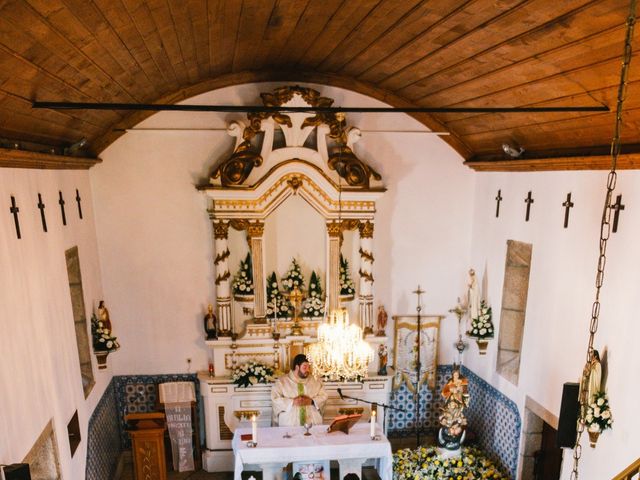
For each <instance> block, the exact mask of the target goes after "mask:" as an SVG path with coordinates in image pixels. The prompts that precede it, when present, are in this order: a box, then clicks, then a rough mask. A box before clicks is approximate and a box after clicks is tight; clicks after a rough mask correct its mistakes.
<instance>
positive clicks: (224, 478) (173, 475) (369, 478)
mask: <svg viewBox="0 0 640 480" xmlns="http://www.w3.org/2000/svg"><path fill="white" fill-rule="evenodd" d="M389 441H390V442H391V449H392V451H394V452H395V451H397V450H400V449H402V448H415V446H416V439H415V437H404V438H392V439H390V440H389ZM433 443H434V438H432V437H422V438H421V444H422V445H433ZM251 476H253V477H254V478H255V479H256V480H262V475H261V474H260V472H243V474H242V478H243V480H248V479H249V477H251ZM118 480H135V479H134V477H133V464H132V462H131V455H130V454H129V455H125V463H124V469H123V472H122V475H121V476H120V478H119V479H118ZM167 480H233V472H216V473H208V472H205V471H204V470H200V471H198V472H184V473H178V472H173V471H171V472H168V474H167ZM331 480H340V479H339V478H338V471H337V470H331ZM363 480H380V477H379V476H378V473H377V472H376V471H375V470H374V469H373V468H364V469H363Z"/></svg>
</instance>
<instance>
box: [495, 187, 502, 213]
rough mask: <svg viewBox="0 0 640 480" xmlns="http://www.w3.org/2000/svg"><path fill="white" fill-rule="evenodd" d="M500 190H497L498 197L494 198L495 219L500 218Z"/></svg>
mask: <svg viewBox="0 0 640 480" xmlns="http://www.w3.org/2000/svg"><path fill="white" fill-rule="evenodd" d="M501 193H502V190H498V195H497V196H496V218H498V217H499V216H500V202H501V201H502V195H500V194H501Z"/></svg>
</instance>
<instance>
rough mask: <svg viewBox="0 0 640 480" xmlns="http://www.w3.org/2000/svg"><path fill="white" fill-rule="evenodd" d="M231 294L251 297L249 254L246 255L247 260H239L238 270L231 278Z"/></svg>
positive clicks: (251, 278) (251, 274)
mask: <svg viewBox="0 0 640 480" xmlns="http://www.w3.org/2000/svg"><path fill="white" fill-rule="evenodd" d="M232 288H233V294H234V295H247V296H253V265H252V262H251V254H249V253H247V258H245V259H244V260H240V269H239V270H238V273H236V275H235V276H234V278H233V285H232Z"/></svg>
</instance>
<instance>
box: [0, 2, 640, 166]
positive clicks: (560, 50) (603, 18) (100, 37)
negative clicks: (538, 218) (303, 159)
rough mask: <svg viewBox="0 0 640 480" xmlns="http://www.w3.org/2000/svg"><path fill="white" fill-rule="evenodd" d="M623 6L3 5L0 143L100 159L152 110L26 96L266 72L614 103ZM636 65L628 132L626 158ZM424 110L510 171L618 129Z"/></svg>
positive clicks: (500, 98)
mask: <svg viewBox="0 0 640 480" xmlns="http://www.w3.org/2000/svg"><path fill="white" fill-rule="evenodd" d="M627 13H628V3H627V1H618V0H603V1H586V0H448V1H440V0H148V1H139V0H22V1H19V0H4V1H2V0H0V139H1V140H0V141H1V142H2V144H3V145H2V146H4V147H12V146H14V145H16V144H18V145H19V146H20V148H25V149H33V150H38V149H39V150H40V151H46V152H51V151H52V149H53V151H54V152H61V151H62V150H63V149H64V148H65V147H68V146H69V145H71V144H73V143H75V142H77V141H78V140H79V139H81V138H83V137H84V138H87V139H88V147H87V149H86V150H85V151H84V154H85V155H86V156H91V155H94V156H95V155H98V154H99V153H100V151H101V150H102V149H104V148H105V147H106V146H107V145H108V144H109V143H110V142H112V141H113V140H114V139H115V138H117V136H118V135H120V134H121V133H119V132H118V131H117V129H122V128H127V127H130V126H133V125H134V124H135V123H136V122H138V121H140V120H141V119H142V118H144V117H145V116H146V115H148V113H140V112H138V113H135V114H131V113H130V112H116V111H68V110H67V111H53V110H34V109H32V108H31V102H32V101H34V100H40V101H70V102H142V103H154V102H175V101H179V100H182V99H184V98H185V97H187V96H191V95H194V94H197V93H201V92H204V91H207V90H210V89H211V88H216V87H221V86H227V85H232V84H237V83H241V82H242V83H243V82H247V81H264V80H277V81H297V82H304V81H314V82H320V83H325V84H329V85H335V86H340V87H345V88H349V89H352V90H355V91H358V92H361V93H364V94H367V95H371V96H373V97H375V98H378V99H380V100H383V101H386V102H388V103H389V104H391V105H395V106H425V107H444V106H471V107H487V106H489V107H492V106H501V107H512V106H513V107H516V106H565V105H571V106H577V105H580V106H599V105H607V106H609V107H610V108H611V109H612V110H615V101H616V94H617V86H618V81H619V74H620V65H621V58H620V57H621V53H622V49H623V41H624V36H625V19H626V16H627ZM634 47H637V42H635V44H634ZM635 50H638V49H637V48H636V49H635ZM637 55H638V54H636V55H635V56H637ZM638 60H639V59H635V60H634V62H632V68H631V73H630V77H629V81H630V83H629V91H628V98H627V102H626V105H625V114H624V126H623V141H624V143H625V144H626V145H627V146H626V147H625V150H624V151H625V152H629V153H631V154H635V153H637V152H638V151H640V95H638V93H640V64H639V63H640V62H639V61H638ZM634 64H635V65H634ZM256 103H257V102H256ZM343 106H357V105H343ZM416 118H418V119H419V120H421V121H422V122H423V123H424V124H425V125H427V126H428V127H429V128H432V129H434V130H439V131H442V130H444V131H448V132H450V135H449V136H446V137H443V138H444V139H445V140H446V141H448V142H449V143H450V144H451V145H452V146H453V147H454V148H455V149H456V150H457V151H458V152H459V153H460V154H461V155H462V156H463V157H464V158H465V159H466V160H470V161H480V162H481V163H479V164H483V165H490V163H489V164H488V163H487V162H486V161H493V160H495V161H496V163H495V164H496V165H499V164H504V163H505V162H504V160H505V156H504V154H503V152H502V149H501V145H502V144H503V143H505V142H509V143H511V144H514V145H521V146H523V147H524V148H525V149H526V152H525V154H524V157H525V160H532V159H537V160H535V162H537V163H538V164H540V165H544V164H545V162H547V163H548V165H549V166H551V165H552V164H553V160H552V159H551V160H549V159H550V158H552V157H559V158H561V159H562V167H561V168H571V167H572V165H573V166H574V167H576V168H578V167H579V165H581V164H583V163H584V162H585V159H587V163H588V159H589V158H592V157H594V156H598V155H606V153H607V151H608V145H609V143H610V140H611V137H612V134H613V123H614V118H613V113H594V112H591V113H536V114H522V113H519V114H514V113H501V114H477V113H476V114H470V113H467V114H453V113H448V114H431V115H426V114H422V115H416ZM541 158H542V159H544V160H540V159H541ZM572 159H575V161H574V162H573V161H572ZM636 159H637V158H636ZM601 160H602V158H601ZM482 162H484V163H482ZM535 162H532V163H535ZM581 162H582V163H581ZM506 163H510V162H506ZM604 164H605V165H606V162H604ZM596 168H597V167H596Z"/></svg>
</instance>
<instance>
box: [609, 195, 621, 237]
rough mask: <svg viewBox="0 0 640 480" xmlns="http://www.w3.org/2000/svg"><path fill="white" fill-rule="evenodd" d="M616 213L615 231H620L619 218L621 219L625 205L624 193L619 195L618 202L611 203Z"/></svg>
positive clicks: (614, 217)
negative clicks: (621, 211) (623, 200)
mask: <svg viewBox="0 0 640 480" xmlns="http://www.w3.org/2000/svg"><path fill="white" fill-rule="evenodd" d="M611 208H613V209H614V210H615V211H616V213H615V214H614V215H613V233H616V232H617V231H618V220H620V210H624V205H623V204H622V195H618V196H617V197H616V203H614V204H613V205H611Z"/></svg>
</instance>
